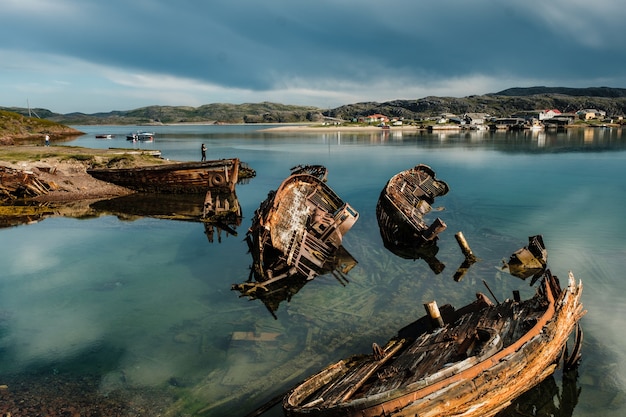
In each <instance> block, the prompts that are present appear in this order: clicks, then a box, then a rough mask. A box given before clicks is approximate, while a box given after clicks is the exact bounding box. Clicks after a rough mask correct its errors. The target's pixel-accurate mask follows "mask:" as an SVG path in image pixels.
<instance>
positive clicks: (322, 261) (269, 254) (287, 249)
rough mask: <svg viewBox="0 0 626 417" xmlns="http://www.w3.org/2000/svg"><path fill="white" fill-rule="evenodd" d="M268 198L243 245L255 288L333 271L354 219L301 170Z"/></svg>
mask: <svg viewBox="0 0 626 417" xmlns="http://www.w3.org/2000/svg"><path fill="white" fill-rule="evenodd" d="M294 169H295V171H294V173H292V175H290V176H289V177H288V178H287V179H285V180H284V181H283V182H282V184H281V185H280V187H279V188H278V189H277V190H276V191H272V192H270V193H269V195H268V198H267V199H266V200H265V201H264V202H262V203H261V205H260V207H259V209H258V210H257V211H256V212H255V216H254V218H253V220H252V226H251V227H250V229H249V231H248V234H247V241H248V245H249V248H250V252H251V254H252V257H253V260H254V265H255V267H254V276H255V279H256V281H258V282H266V281H268V280H276V279H280V278H281V277H286V276H293V275H295V274H299V275H300V276H302V277H304V278H306V279H313V278H314V277H316V276H317V275H319V274H320V271H330V270H333V269H334V266H333V265H334V256H335V254H336V253H337V250H338V248H339V247H340V245H341V243H342V239H343V236H344V235H345V233H346V232H347V231H348V230H350V228H352V226H353V225H354V223H355V222H356V221H357V219H358V217H359V214H358V212H357V211H356V210H354V209H353V208H352V207H351V206H350V205H349V204H348V203H346V202H344V201H343V200H342V199H341V198H340V197H339V196H338V195H337V194H336V193H335V192H334V191H333V190H332V189H331V188H330V187H329V186H328V185H326V183H325V181H324V179H325V177H326V174H325V169H323V170H322V169H320V167H317V168H316V170H315V171H316V172H315V174H311V173H309V172H308V171H307V170H306V169H303V168H302V167H296V168H294Z"/></svg>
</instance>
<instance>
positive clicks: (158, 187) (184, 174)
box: [87, 158, 241, 194]
mask: <svg viewBox="0 0 626 417" xmlns="http://www.w3.org/2000/svg"><path fill="white" fill-rule="evenodd" d="M240 168H241V164H240V161H239V159H237V158H231V159H219V160H213V161H206V162H181V163H164V164H161V165H151V166H145V167H136V168H92V169H88V170H87V173H89V174H90V175H91V176H92V177H94V178H97V179H99V180H102V181H106V182H110V183H113V184H117V185H121V186H122V187H126V188H130V189H131V190H135V191H140V192H144V193H171V194H204V193H206V191H207V189H209V188H218V189H225V190H229V191H234V190H235V185H236V184H237V182H238V181H239V177H240Z"/></svg>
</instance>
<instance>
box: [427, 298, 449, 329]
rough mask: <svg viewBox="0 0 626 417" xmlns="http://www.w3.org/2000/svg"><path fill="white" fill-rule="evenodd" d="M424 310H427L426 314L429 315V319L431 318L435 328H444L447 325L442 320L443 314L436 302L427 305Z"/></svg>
mask: <svg viewBox="0 0 626 417" xmlns="http://www.w3.org/2000/svg"><path fill="white" fill-rule="evenodd" d="M424 308H425V309H426V314H428V317H430V319H431V321H432V322H433V325H434V326H435V327H443V326H444V325H445V323H444V322H443V319H442V318H441V312H440V311H439V307H438V306H437V302H436V301H431V302H430V303H425V304H424Z"/></svg>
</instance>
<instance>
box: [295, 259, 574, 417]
mask: <svg viewBox="0 0 626 417" xmlns="http://www.w3.org/2000/svg"><path fill="white" fill-rule="evenodd" d="M568 281H569V283H568V285H567V286H566V287H565V288H561V285H560V283H559V280H558V279H557V277H556V276H553V275H552V274H551V273H550V271H549V270H546V271H544V273H543V275H542V280H541V285H540V286H539V287H538V288H537V291H536V293H535V295H534V296H532V297H531V298H529V299H527V300H524V301H521V300H519V299H518V297H514V298H513V299H507V300H505V301H503V302H501V303H499V304H495V303H493V302H490V301H489V299H488V298H487V296H485V295H483V294H480V293H479V294H477V299H476V301H474V302H473V303H470V304H468V305H466V306H465V307H462V308H460V309H457V310H455V309H454V308H453V307H451V306H449V305H445V306H442V307H441V308H437V306H436V304H434V303H429V304H428V311H431V312H432V311H434V313H432V314H431V315H426V316H424V317H422V318H420V319H418V320H417V321H415V322H413V323H411V324H410V325H408V326H406V327H405V328H403V329H401V330H400V331H399V332H398V334H397V336H396V337H394V338H392V339H391V340H390V341H389V342H388V343H387V344H386V345H385V346H383V347H378V346H377V345H376V347H377V348H375V349H374V352H373V353H372V354H370V355H355V356H352V357H350V358H347V359H344V360H341V361H339V362H337V363H334V364H331V365H329V366H328V367H326V368H325V369H323V370H322V371H321V372H319V373H317V374H315V375H313V376H311V377H309V378H307V379H306V380H305V381H304V382H302V383H301V384H299V385H297V386H296V387H295V388H293V389H292V390H290V391H289V392H288V393H287V394H286V395H285V396H284V398H283V409H284V411H285V414H286V415H287V416H288V417H295V416H354V417H356V416H359V417H373V416H381V415H385V416H396V417H399V416H403V417H407V416H415V415H419V416H420V417H435V416H437V417H441V416H458V415H463V416H465V417H478V416H481V417H484V416H494V415H495V414H497V413H498V412H499V411H501V410H503V409H504V408H506V407H507V406H508V405H510V404H511V402H512V401H513V400H515V399H516V398H517V397H519V396H520V395H521V394H522V393H524V392H526V391H528V390H529V389H530V388H532V387H534V386H535V385H537V384H539V383H540V382H541V381H543V380H544V379H546V378H547V377H549V376H551V375H552V374H553V372H554V371H555V369H556V368H557V366H558V365H559V363H560V362H561V360H563V362H564V363H565V364H567V363H574V362H575V359H574V358H572V357H571V356H570V358H566V357H565V356H567V355H565V354H564V352H565V350H566V347H567V343H568V339H569V338H570V335H571V333H572V332H574V331H576V332H577V333H578V332H580V326H579V320H580V319H581V317H582V316H583V315H584V314H585V313H586V311H584V310H583V306H582V304H581V301H580V297H581V294H582V282H578V283H577V282H576V280H575V278H574V275H573V274H572V273H570V274H569V280H568ZM438 316H440V318H438ZM579 340H580V339H579V338H577V342H576V344H577V346H575V348H574V351H575V352H578V353H577V354H576V355H579V352H580V342H579ZM577 358H579V356H577ZM577 358H576V359H577Z"/></svg>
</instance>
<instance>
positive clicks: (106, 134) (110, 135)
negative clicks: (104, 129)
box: [96, 133, 115, 139]
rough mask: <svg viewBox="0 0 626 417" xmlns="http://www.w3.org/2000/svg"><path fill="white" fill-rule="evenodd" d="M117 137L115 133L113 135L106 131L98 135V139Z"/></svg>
mask: <svg viewBox="0 0 626 417" xmlns="http://www.w3.org/2000/svg"><path fill="white" fill-rule="evenodd" d="M114 137H115V135H112V134H110V133H104V134H101V135H96V139H113V138H114Z"/></svg>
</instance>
